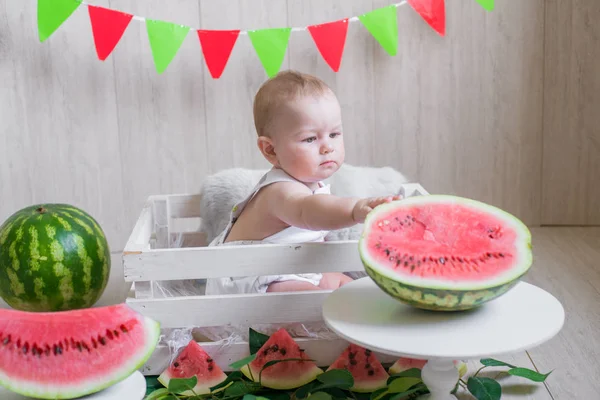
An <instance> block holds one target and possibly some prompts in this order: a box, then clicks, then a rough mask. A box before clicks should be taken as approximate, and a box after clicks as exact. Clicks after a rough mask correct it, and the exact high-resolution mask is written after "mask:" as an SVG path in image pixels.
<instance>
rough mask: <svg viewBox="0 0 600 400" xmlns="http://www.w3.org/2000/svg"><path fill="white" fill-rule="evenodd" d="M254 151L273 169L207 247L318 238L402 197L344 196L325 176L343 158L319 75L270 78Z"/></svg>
mask: <svg viewBox="0 0 600 400" xmlns="http://www.w3.org/2000/svg"><path fill="white" fill-rule="evenodd" d="M254 124H255V127H256V131H257V134H258V148H259V150H260V151H261V153H262V154H263V156H264V157H265V158H266V159H267V161H269V162H270V163H271V164H272V165H273V167H272V169H271V170H270V171H269V172H268V173H267V174H265V175H264V176H263V177H262V178H261V180H260V181H259V183H258V184H257V185H256V187H255V188H254V190H253V191H252V193H250V195H249V196H248V197H247V198H246V199H244V200H243V201H242V202H240V203H238V204H236V205H235V207H233V211H232V212H231V215H230V221H229V224H228V225H227V227H226V228H225V230H224V231H223V232H222V233H221V234H220V235H219V236H217V237H216V238H215V240H213V242H212V243H211V244H210V245H211V246H219V245H240V244H256V243H302V242H322V241H323V240H324V238H325V236H326V235H327V233H328V231H329V230H335V229H341V228H345V227H349V226H352V225H355V224H358V223H363V222H364V220H365V217H366V216H367V214H368V213H369V212H370V211H371V210H372V209H373V208H375V207H377V206H378V205H380V204H382V203H385V202H389V201H392V200H397V199H399V198H400V196H389V197H380V198H364V199H361V198H343V197H337V196H334V195H332V194H330V190H329V186H328V185H324V184H323V182H322V181H323V180H325V179H327V178H329V177H330V176H332V175H333V174H334V173H335V172H336V171H337V170H338V169H339V168H340V166H341V165H342V163H343V162H344V156H345V151H344V135H343V129H342V117H341V109H340V105H339V103H338V100H337V98H336V96H335V94H334V93H333V91H332V90H331V89H330V88H329V87H328V86H327V85H326V84H325V83H324V82H323V81H322V80H320V79H318V78H316V77H314V76H310V75H306V74H302V73H299V72H295V71H285V72H281V73H279V74H278V75H277V76H275V77H273V78H271V79H269V80H268V81H267V82H265V83H264V84H263V85H262V86H261V87H260V89H259V90H258V92H257V94H256V97H255V99H254ZM349 281H351V278H349V277H348V276H346V275H345V274H342V273H323V274H288V275H274V276H255V277H240V278H219V279H209V280H207V284H206V294H208V295H210V294H225V293H265V292H290V291H303V290H329V289H337V288H338V287H340V286H342V285H344V284H345V283H348V282H349Z"/></svg>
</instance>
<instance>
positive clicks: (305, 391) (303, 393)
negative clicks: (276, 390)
mask: <svg viewBox="0 0 600 400" xmlns="http://www.w3.org/2000/svg"><path fill="white" fill-rule="evenodd" d="M317 386H320V385H319V382H317V381H312V382H308V383H307V384H306V385H303V386H300V387H299V388H298V389H297V390H296V396H295V397H296V398H297V399H304V398H306V397H308V395H309V393H310V392H311V391H312V390H314V389H315V388H316V387H317Z"/></svg>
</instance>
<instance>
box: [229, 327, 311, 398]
mask: <svg viewBox="0 0 600 400" xmlns="http://www.w3.org/2000/svg"><path fill="white" fill-rule="evenodd" d="M287 359H299V360H298V361H283V362H279V363H277V364H274V365H270V366H268V367H266V368H265V369H264V370H262V368H263V367H264V366H265V364H266V363H268V362H269V361H273V360H287ZM261 370H262V375H261ZM240 371H241V372H242V373H243V374H244V375H245V376H246V377H247V378H248V379H250V380H252V381H254V382H259V377H260V383H261V385H262V386H264V387H268V388H271V389H282V390H285V389H295V388H298V387H300V386H302V385H305V384H307V383H309V382H311V381H313V380H314V379H315V378H316V377H317V376H318V375H320V374H321V373H323V370H322V369H321V368H319V367H317V365H316V364H315V363H314V361H311V360H310V358H309V357H308V356H307V355H306V354H305V353H304V351H303V350H301V349H300V346H298V343H296V342H295V341H294V339H292V337H291V336H290V334H289V333H288V332H287V331H286V330H285V329H284V328H280V329H279V330H277V331H276V332H275V333H273V334H272V335H271V336H270V337H269V339H268V340H267V341H266V342H265V344H263V345H262V347H261V348H260V349H259V350H258V351H257V352H256V358H255V359H254V361H252V362H251V363H249V364H246V365H244V366H243V367H242V368H241V369H240Z"/></svg>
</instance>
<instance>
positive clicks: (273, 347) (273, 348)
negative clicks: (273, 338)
mask: <svg viewBox="0 0 600 400" xmlns="http://www.w3.org/2000/svg"><path fill="white" fill-rule="evenodd" d="M271 350H273V351H277V350H279V346H277V345H276V344H274V345H273V346H271Z"/></svg>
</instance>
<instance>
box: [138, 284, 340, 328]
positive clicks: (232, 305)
mask: <svg viewBox="0 0 600 400" xmlns="http://www.w3.org/2000/svg"><path fill="white" fill-rule="evenodd" d="M330 293H331V291H330V290H322V291H307V292H288V293H265V294H258V293H256V294H254V293H253V294H236V295H220V296H184V297H167V298H158V299H130V298H128V299H127V304H128V305H129V306H130V307H131V308H133V309H134V310H136V311H138V312H140V313H141V314H143V315H145V316H148V317H150V318H152V319H154V320H156V321H158V322H159V323H160V324H161V328H182V327H188V326H198V327H203V326H224V325H239V324H268V323H287V322H312V321H322V320H323V316H322V304H323V301H324V300H325V298H326V297H327V296H328V295H329V294H330Z"/></svg>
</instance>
